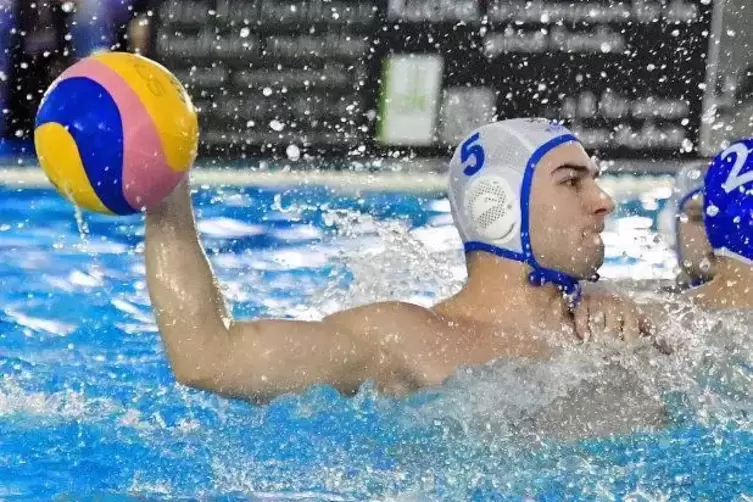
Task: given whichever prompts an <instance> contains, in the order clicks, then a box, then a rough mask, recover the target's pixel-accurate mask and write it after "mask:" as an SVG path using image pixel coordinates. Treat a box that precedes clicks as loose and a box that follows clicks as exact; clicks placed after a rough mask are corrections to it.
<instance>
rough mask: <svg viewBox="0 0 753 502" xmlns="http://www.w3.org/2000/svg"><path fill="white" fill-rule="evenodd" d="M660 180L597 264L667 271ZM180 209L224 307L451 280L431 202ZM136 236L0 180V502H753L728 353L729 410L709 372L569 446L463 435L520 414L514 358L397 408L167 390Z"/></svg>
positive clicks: (440, 291)
mask: <svg viewBox="0 0 753 502" xmlns="http://www.w3.org/2000/svg"><path fill="white" fill-rule="evenodd" d="M664 182H665V183H664V188H661V187H660V185H661V183H658V182H657V183H656V186H657V188H656V189H649V190H645V189H644V190H641V191H640V192H636V193H631V192H630V191H624V190H623V192H624V193H623V196H622V197H621V198H620V204H619V206H618V210H617V212H616V213H615V215H614V216H613V217H612V218H611V219H610V221H609V224H608V226H607V230H606V235H605V242H606V244H607V264H606V265H605V267H604V269H603V273H604V276H606V277H608V278H614V279H620V278H631V279H636V278H638V279H641V278H654V279H655V278H667V277H671V274H672V267H673V266H674V259H673V257H672V255H671V253H669V252H668V251H667V250H666V249H663V248H661V247H660V246H659V245H657V244H656V242H655V236H656V235H655V226H654V218H655V216H656V213H657V211H658V210H660V209H661V207H662V204H663V201H664V198H666V196H668V195H669V194H668V193H667V191H666V179H665V180H664ZM605 183H607V184H610V183H611V186H613V187H616V186H619V185H620V183H621V181H620V180H619V179H617V178H614V179H611V180H610V179H606V180H605ZM649 185H650V184H649ZM649 185H646V184H645V183H644V185H643V186H644V188H645V187H646V186H649ZM195 200H196V205H197V206H196V207H197V214H198V216H199V218H200V230H201V232H202V234H203V239H204V244H205V246H206V247H207V250H208V252H209V254H210V256H211V257H212V261H213V264H214V266H215V270H216V272H217V273H218V275H219V277H220V279H221V281H222V283H223V285H224V287H225V294H226V296H227V297H228V298H229V299H230V301H231V302H232V304H233V307H234V312H235V314H236V315H237V316H241V317H246V316H257V315H271V316H283V317H284V316H290V317H297V318H316V317H319V316H321V315H323V314H324V313H327V312H330V311H332V310H335V309H339V308H343V307H346V306H351V305H354V304H358V303H362V302H366V301H370V300H376V299H386V298H391V299H396V298H399V299H403V300H409V301H415V302H418V303H422V304H429V303H431V302H432V301H433V300H435V299H436V298H438V297H442V296H444V295H447V294H450V293H452V292H453V291H454V290H455V289H456V288H457V287H459V285H460V284H461V282H462V280H463V273H464V271H463V266H462V265H463V264H462V256H461V254H460V251H459V249H460V248H459V240H458V238H457V235H456V234H455V233H454V230H453V229H452V227H451V225H450V215H449V206H448V204H447V201H446V200H445V199H444V198H443V197H442V196H441V195H439V194H437V195H432V194H425V195H422V196H417V195H415V194H409V193H399V192H377V191H373V192H363V193H360V194H355V195H354V194H344V195H343V194H339V193H337V192H334V191H332V190H330V189H326V188H322V187H315V186H310V187H296V188H291V189H282V188H254V187H243V188H238V187H236V188H233V187H225V188H217V187H212V188H207V189H204V190H201V191H200V193H198V194H197V195H196V198H195ZM142 236H143V227H142V224H141V218H140V217H138V216H134V217H127V218H119V219H112V218H107V217H101V216H93V215H76V214H75V212H74V211H73V209H72V207H71V206H70V205H69V204H67V203H66V202H64V201H63V200H62V199H61V198H60V197H59V196H58V195H57V194H56V193H55V192H53V191H51V190H47V189H35V188H25V189H20V190H18V189H11V188H8V187H6V188H1V189H0V285H1V286H2V287H1V289H0V306H2V307H1V309H0V375H1V376H0V499H11V498H14V497H18V498H21V499H39V500H49V499H51V498H53V497H56V499H57V500H94V499H98V500H102V499H109V498H126V497H129V496H142V497H148V498H162V497H165V498H167V497H189V498H197V497H198V498H206V497H213V498H214V497H220V498H222V499H234V498H236V497H237V498H245V499H248V498H251V499H259V500H301V499H305V500H524V499H526V497H530V498H533V499H535V500H563V499H580V500H624V499H630V500H665V499H672V500H675V499H686V500H691V499H692V500H698V499H705V500H750V499H751V498H746V494H747V496H748V497H753V434H751V432H752V430H753V429H751V425H750V422H749V421H748V418H747V416H748V415H747V413H748V410H749V409H750V403H751V402H753V401H751V400H747V401H746V399H748V398H749V397H750V396H749V395H748V394H746V389H748V388H753V387H750V386H748V387H746V385H747V384H750V383H751V382H753V380H751V379H750V378H749V375H750V374H751V373H752V372H751V370H750V367H749V366H747V361H743V362H740V363H739V364H737V363H735V364H731V365H730V367H731V368H732V371H733V373H735V374H736V375H737V378H740V379H742V380H741V381H742V382H743V383H742V389H739V388H738V390H739V393H738V394H740V393H741V395H742V397H740V395H737V397H736V398H735V399H734V400H731V401H730V400H725V398H726V397H728V394H729V392H727V391H719V390H718V387H719V386H718V385H715V383H714V382H713V380H714V379H716V380H724V378H726V377H724V378H723V377H718V376H714V375H715V374H714V375H712V374H711V373H707V374H705V376H708V375H711V377H709V380H708V381H704V382H702V383H700V384H699V388H700V389H701V391H702V392H700V394H703V395H704V396H706V397H708V399H707V404H708V403H710V404H708V406H705V407H702V408H701V411H697V410H698V409H699V408H698V407H695V408H693V409H694V410H695V411H693V412H692V413H679V412H678V414H677V417H676V419H674V421H673V425H672V426H671V427H668V428H667V429H664V430H661V431H658V432H650V431H649V432H640V433H635V434H632V435H630V436H627V437H615V438H597V439H588V440H584V441H580V442H576V443H562V442H557V441H551V440H548V439H547V438H546V437H542V438H540V439H539V440H538V441H536V442H535V444H531V443H526V444H520V443H519V442H516V441H515V438H514V437H511V435H510V434H509V431H507V432H505V430H504V427H502V428H501V429H500V428H499V427H498V426H499V424H497V426H495V427H497V428H496V429H493V430H491V432H490V429H489V428H488V427H486V428H485V427H484V426H483V424H482V426H481V427H477V424H475V423H474V420H475V419H476V418H478V416H479V415H483V413H485V412H486V411H488V410H489V409H491V410H493V412H494V413H498V414H499V415H500V416H502V417H505V416H508V415H509V414H512V413H513V412H514V413H519V412H520V410H521V409H522V408H525V405H526V401H525V400H522V401H521V400H519V399H517V398H516V395H517V394H521V390H525V385H526V382H524V381H522V382H518V381H516V380H515V378H516V377H515V375H520V372H519V371H518V368H515V367H512V366H510V365H508V366H506V367H504V368H502V369H498V370H493V369H489V371H490V372H491V373H485V372H484V371H486V370H484V371H482V372H481V373H479V374H473V372H467V371H465V370H464V371H461V372H460V374H459V376H458V378H456V379H455V380H454V381H453V382H451V383H450V384H448V388H447V389H446V390H443V389H439V390H432V391H428V392H425V393H419V394H417V395H415V396H413V397H411V398H408V399H402V400H396V399H388V398H386V397H383V396H379V395H377V394H376V393H374V392H373V389H371V388H370V387H369V386H368V385H366V386H364V388H363V389H362V391H361V392H360V393H359V394H358V395H357V396H356V397H354V398H350V399H346V398H344V397H342V396H339V395H338V394H337V393H336V392H335V391H333V390H332V389H329V388H327V387H316V388H312V389H311V390H310V391H309V392H307V393H305V394H303V395H300V396H298V395H288V396H283V397H281V398H279V399H277V400H275V401H274V402H273V403H271V404H270V405H267V406H257V405H252V404H247V403H242V402H237V401H228V400H224V399H221V398H217V397H214V396H211V395H208V394H205V393H202V392H198V391H193V390H189V389H186V388H183V387H180V386H177V385H176V384H175V382H174V380H173V378H172V376H171V373H170V371H169V368H168V365H167V360H166V358H165V354H164V352H163V349H162V346H161V344H160V341H159V338H158V334H157V332H156V327H155V325H154V322H153V319H152V315H151V312H150V308H149V302H148V295H147V291H146V286H145V278H144V266H143V257H142V254H141V252H142V248H141V241H142ZM704 350H706V349H705V348H704ZM701 352H703V350H702V351H701ZM568 368H570V369H571V367H570V366H567V367H565V369H564V371H565V372H566V371H569V369H568ZM552 371H554V370H552ZM557 375H561V373H556V372H555V373H553V374H552V376H553V379H556V377H557ZM473 379H476V382H475V383H469V382H470V381H471V380H473ZM478 382H481V384H479V383H478ZM544 382H546V380H544ZM710 382H711V383H710ZM717 383H718V382H717ZM722 383H728V382H727V381H726V380H725V381H723V382H722ZM485 389H486V390H485ZM490 389H491V390H490ZM539 390H541V389H539ZM544 390H546V389H544ZM487 391H488V392H487ZM725 392H727V393H726V394H725ZM709 396H710V397H709ZM665 397H666V399H667V400H673V399H676V396H673V395H667V396H665ZM732 401H734V403H732ZM458 403H461V406H460V407H461V408H462V407H463V406H465V405H464V404H463V403H467V408H468V409H467V410H465V412H464V413H457V404H458ZM720 403H721V404H720ZM730 403H732V404H734V406H728V405H729V404H730ZM678 409H685V408H683V407H682V406H678ZM719 410H723V411H722V412H721V413H715V412H717V411H719ZM506 414H507V415H506ZM469 417H473V418H469ZM499 421H500V420H498V422H499ZM502 421H503V420H502ZM495 431H496V432H495ZM499 431H502V432H499ZM497 432H499V433H497ZM513 435H514V434H513Z"/></svg>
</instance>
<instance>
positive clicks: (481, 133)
mask: <svg viewBox="0 0 753 502" xmlns="http://www.w3.org/2000/svg"><path fill="white" fill-rule="evenodd" d="M571 142H578V139H577V138H576V137H575V135H574V134H573V133H572V132H571V131H570V130H569V129H567V128H566V127H564V126H562V125H560V124H557V123H554V122H551V121H549V120H547V119H540V118H535V119H531V118H517V119H509V120H503V121H500V122H494V123H491V124H487V125H484V126H482V127H480V128H478V129H476V130H475V131H473V132H472V133H470V134H469V135H468V136H466V138H465V139H464V140H463V141H462V142H461V143H460V145H459V146H458V147H457V148H456V150H455V154H454V155H453V157H452V160H450V186H449V199H450V207H451V208H452V213H453V217H454V219H455V224H456V226H457V228H458V231H459V233H460V237H461V239H462V240H463V245H464V248H465V251H466V252H470V251H486V252H489V253H493V254H495V255H497V256H501V257H504V258H508V259H511V260H516V261H520V262H523V263H526V264H528V265H529V266H530V267H531V268H532V269H533V270H532V272H531V274H530V276H529V279H530V282H531V284H533V285H536V286H541V285H543V284H546V283H553V284H556V285H558V286H559V287H560V288H561V289H562V290H563V292H565V293H566V294H570V295H575V296H576V301H577V297H579V296H580V285H579V280H578V279H577V278H575V277H573V276H570V275H567V274H565V273H562V272H559V271H556V270H551V269H547V268H544V267H542V266H540V265H539V264H538V263H537V262H536V258H535V256H534V254H533V251H532V249H531V238H530V225H529V204H530V197H531V184H532V181H533V173H534V170H535V168H536V165H537V164H538V163H539V161H540V160H541V159H542V157H544V155H546V154H547V153H548V152H550V151H551V150H553V149H554V148H556V147H557V146H560V145H562V144H565V143H571Z"/></svg>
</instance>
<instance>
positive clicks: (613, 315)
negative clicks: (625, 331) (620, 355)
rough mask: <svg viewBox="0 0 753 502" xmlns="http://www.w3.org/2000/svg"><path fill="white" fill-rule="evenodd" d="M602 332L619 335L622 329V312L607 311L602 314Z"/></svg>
mask: <svg viewBox="0 0 753 502" xmlns="http://www.w3.org/2000/svg"><path fill="white" fill-rule="evenodd" d="M603 315H604V332H605V333H606V334H608V335H610V336H614V337H619V336H620V331H621V330H622V314H620V313H619V312H615V311H607V312H605V313H604V314H603Z"/></svg>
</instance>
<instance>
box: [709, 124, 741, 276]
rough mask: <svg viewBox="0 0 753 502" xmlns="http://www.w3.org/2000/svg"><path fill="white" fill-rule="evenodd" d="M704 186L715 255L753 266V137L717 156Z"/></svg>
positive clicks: (733, 145)
mask: <svg viewBox="0 0 753 502" xmlns="http://www.w3.org/2000/svg"><path fill="white" fill-rule="evenodd" d="M704 184H705V188H704V224H705V226H706V234H707V236H708V238H709V242H710V243H711V246H712V247H713V249H714V254H716V255H719V256H727V257H731V258H735V259H737V260H740V261H743V262H746V263H749V264H751V263H753V138H748V139H743V140H740V141H737V142H735V143H733V144H732V145H730V146H729V148H726V149H725V150H724V151H723V152H721V153H720V154H719V155H717V156H716V157H715V158H714V160H713V161H712V162H711V165H710V166H709V170H708V172H707V173H706V178H705V183H704Z"/></svg>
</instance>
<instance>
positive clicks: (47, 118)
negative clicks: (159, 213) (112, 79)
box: [36, 77, 136, 214]
mask: <svg viewBox="0 0 753 502" xmlns="http://www.w3.org/2000/svg"><path fill="white" fill-rule="evenodd" d="M48 122H56V123H58V124H60V125H62V126H63V127H66V128H67V129H68V132H69V133H70V134H71V136H72V137H73V139H74V140H75V142H76V145H77V146H78V150H79V154H80V156H81V161H82V163H83V166H84V170H85V171H86V175H87V177H88V178H89V181H90V183H91V185H92V187H93V188H94V191H95V192H96V194H97V196H98V197H99V199H100V200H101V201H102V203H103V204H104V205H105V206H107V208H108V209H110V210H111V211H112V212H114V213H116V214H132V213H134V212H135V211H136V210H135V209H134V208H132V207H131V206H130V204H128V201H127V200H126V198H125V196H124V195H123V148H124V145H123V122H122V120H121V117H120V111H119V110H118V106H117V105H116V104H115V101H114V100H113V99H112V97H111V96H110V93H109V92H108V91H107V89H105V88H104V87H103V86H102V85H100V84H99V83H97V82H95V81H94V80H91V79H88V78H85V77H72V78H69V79H66V80H63V81H62V82H60V83H58V85H57V87H55V89H53V90H52V91H51V92H50V94H48V96H47V98H46V100H45V102H44V103H43V104H42V106H41V107H40V109H39V113H38V114H37V121H36V127H39V126H41V125H43V124H46V123H48ZM61 160H62V159H61Z"/></svg>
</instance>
